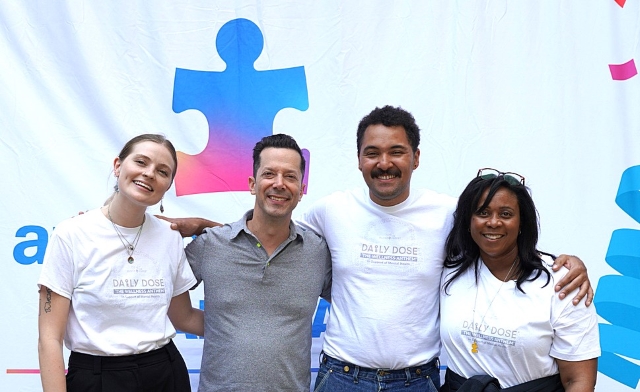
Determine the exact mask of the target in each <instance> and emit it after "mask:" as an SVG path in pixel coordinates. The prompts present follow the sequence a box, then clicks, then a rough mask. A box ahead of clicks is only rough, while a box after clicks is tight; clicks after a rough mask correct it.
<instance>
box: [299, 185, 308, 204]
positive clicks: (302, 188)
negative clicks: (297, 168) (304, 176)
mask: <svg viewBox="0 0 640 392" xmlns="http://www.w3.org/2000/svg"><path fill="white" fill-rule="evenodd" d="M305 189H307V185H305V184H302V186H301V187H300V195H298V201H300V200H302V196H304V190H305Z"/></svg>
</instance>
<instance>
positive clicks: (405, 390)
mask: <svg viewBox="0 0 640 392" xmlns="http://www.w3.org/2000/svg"><path fill="white" fill-rule="evenodd" d="M439 388H440V362H439V361H438V358H436V359H434V360H432V361H431V362H429V363H427V364H424V365H421V366H415V367H411V368H406V369H399V370H387V369H370V368H364V367H361V366H356V365H353V364H350V363H347V362H342V361H340V360H337V359H335V358H332V357H329V356H328V355H326V354H324V353H322V354H321V359H320V368H319V369H318V377H317V378H316V385H315V390H314V392H360V391H362V392H373V391H402V392H418V391H420V392H438V390H439Z"/></svg>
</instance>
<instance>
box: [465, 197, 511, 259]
mask: <svg viewBox="0 0 640 392" xmlns="http://www.w3.org/2000/svg"><path fill="white" fill-rule="evenodd" d="M488 192H489V188H487V189H486V190H485V191H484V192H483V194H482V197H481V198H480V201H479V202H478V206H477V207H476V208H479V207H481V206H482V205H483V204H484V201H485V199H486V198H487V193H488ZM469 231H470V232H471V238H473V240H474V241H475V243H476V244H478V247H479V248H480V256H481V257H482V259H483V260H484V261H485V262H493V261H499V262H503V261H504V262H505V263H509V264H510V263H512V262H513V260H514V259H515V257H516V256H517V255H518V243H517V240H518V234H519V231H520V207H519V205H518V198H517V197H516V195H515V194H514V193H513V192H512V191H510V190H508V189H505V188H500V189H498V190H497V191H496V193H495V195H494V196H493V198H492V199H491V202H490V203H489V204H488V205H487V207H486V208H485V209H483V210H481V211H478V212H475V213H474V214H473V215H472V216H471V224H470V228H469Z"/></svg>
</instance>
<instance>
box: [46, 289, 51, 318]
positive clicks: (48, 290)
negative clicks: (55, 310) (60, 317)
mask: <svg viewBox="0 0 640 392" xmlns="http://www.w3.org/2000/svg"><path fill="white" fill-rule="evenodd" d="M46 291H47V300H46V301H45V303H44V311H45V313H49V312H51V293H52V291H51V289H50V288H48V287H47V288H46Z"/></svg>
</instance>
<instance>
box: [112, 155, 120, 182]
mask: <svg viewBox="0 0 640 392" xmlns="http://www.w3.org/2000/svg"><path fill="white" fill-rule="evenodd" d="M121 165H122V162H121V161H120V158H118V157H116V158H115V159H114V160H113V175H114V176H115V177H116V178H118V177H120V166H121Z"/></svg>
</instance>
